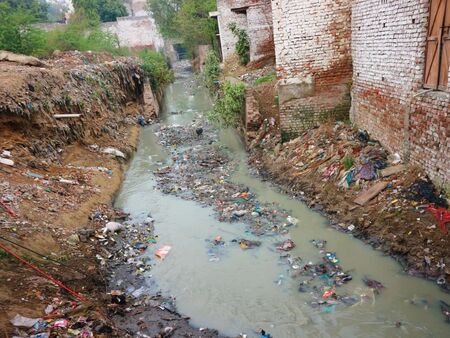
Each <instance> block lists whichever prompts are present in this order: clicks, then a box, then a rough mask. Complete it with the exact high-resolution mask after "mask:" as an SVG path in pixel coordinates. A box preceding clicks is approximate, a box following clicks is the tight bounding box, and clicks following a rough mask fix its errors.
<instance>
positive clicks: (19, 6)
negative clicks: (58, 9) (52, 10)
mask: <svg viewBox="0 0 450 338" xmlns="http://www.w3.org/2000/svg"><path fill="white" fill-rule="evenodd" d="M0 4H4V5H6V6H8V8H9V9H10V10H11V11H14V12H15V11H16V10H21V11H22V12H27V15H30V16H31V17H32V18H33V19H34V20H36V21H46V20H47V9H48V4H47V2H46V1H45V0H0ZM2 19H3V17H2Z"/></svg>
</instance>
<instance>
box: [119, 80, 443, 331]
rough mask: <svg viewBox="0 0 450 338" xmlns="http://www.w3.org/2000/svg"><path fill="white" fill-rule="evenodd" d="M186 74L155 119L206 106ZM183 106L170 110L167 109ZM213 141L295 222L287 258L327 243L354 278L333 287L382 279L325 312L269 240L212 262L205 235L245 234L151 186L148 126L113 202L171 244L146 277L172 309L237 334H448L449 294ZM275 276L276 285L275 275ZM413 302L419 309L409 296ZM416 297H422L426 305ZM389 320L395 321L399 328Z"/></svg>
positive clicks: (160, 157)
mask: <svg viewBox="0 0 450 338" xmlns="http://www.w3.org/2000/svg"><path fill="white" fill-rule="evenodd" d="M191 80H192V79H191V78H190V77H189V76H186V77H184V78H180V79H178V80H177V81H176V83H174V84H173V85H171V86H169V88H168V89H167V92H166V98H165V114H164V118H163V123H165V124H169V125H170V124H184V123H189V122H191V120H192V118H193V116H194V115H195V113H197V112H199V113H203V112H205V111H207V110H208V109H209V108H210V106H211V102H210V100H209V97H208V93H207V92H206V91H205V89H203V88H201V87H197V86H195V87H192V86H189V85H188V84H190V83H191ZM180 110H182V111H184V112H185V113H184V114H182V115H172V114H170V112H172V111H180ZM221 142H222V143H223V144H225V145H227V146H228V147H229V149H230V151H232V152H233V154H234V156H235V158H236V161H238V162H239V163H240V165H239V168H238V170H237V171H236V172H235V173H234V175H233V180H234V181H236V182H238V183H243V184H245V185H247V186H248V187H249V188H250V190H251V192H253V193H255V194H256V196H257V198H258V199H259V200H261V201H263V202H275V203H278V204H279V205H280V206H281V207H282V208H284V209H287V210H290V211H291V214H292V215H293V216H294V217H296V218H298V219H299V220H300V223H299V226H298V227H297V228H294V229H292V230H291V232H290V237H291V238H292V239H293V240H294V242H295V243H297V248H296V249H295V250H294V252H293V254H294V255H298V256H301V257H302V258H303V259H304V261H306V262H307V261H310V260H311V261H317V260H319V259H320V257H321V256H320V255H319V253H318V251H317V249H316V248H314V247H313V246H312V245H311V243H310V242H309V241H310V240H311V239H326V240H327V241H328V245H327V250H329V251H336V252H337V255H338V257H339V259H340V260H341V265H342V266H343V268H344V270H352V272H351V273H352V275H353V277H354V280H353V281H352V282H350V283H349V284H347V285H346V286H344V287H342V288H340V289H339V290H340V293H341V290H342V291H346V292H348V293H350V294H352V293H355V294H358V295H360V294H363V293H369V291H368V290H367V289H366V288H365V287H364V285H363V283H362V282H361V278H362V277H363V276H365V275H369V276H371V277H373V278H375V279H377V280H380V281H382V282H383V283H384V284H385V285H386V289H385V290H384V291H383V293H382V294H381V295H380V296H377V297H376V298H375V301H373V302H372V301H370V302H365V303H362V304H357V305H355V306H351V307H337V308H336V311H334V312H333V313H322V312H320V310H318V309H312V308H311V307H310V306H309V305H308V304H306V302H307V301H308V300H310V297H309V295H308V294H303V293H300V292H298V285H297V284H298V282H296V281H295V280H292V279H290V278H289V277H288V276H287V273H286V271H285V269H286V267H285V266H283V265H280V264H279V259H278V256H279V255H278V254H277V253H276V252H274V250H273V243H274V242H275V241H276V240H277V239H276V238H262V239H261V238H259V239H260V240H262V241H263V245H262V246H261V247H260V248H258V249H255V250H248V251H242V250H240V249H237V248H236V247H231V246H230V247H225V248H224V251H225V253H226V254H225V255H224V256H223V257H221V260H220V261H218V262H211V261H210V260H209V258H210V257H209V256H208V254H207V249H206V246H205V239H207V238H213V237H215V236H216V235H221V236H223V238H224V240H225V241H227V242H229V241H230V240H232V239H234V238H239V237H244V236H245V237H246V238H251V236H250V235H249V234H247V233H245V226H244V225H242V224H228V223H220V222H218V221H217V220H215V218H214V217H213V216H212V215H213V210H212V209H211V208H205V207H202V206H200V205H198V204H196V203H195V202H190V201H185V200H182V199H179V198H177V197H174V196H168V195H164V194H162V193H161V192H159V191H158V190H155V186H156V182H155V179H154V176H153V174H152V170H153V169H155V168H156V167H158V165H159V164H158V162H161V161H164V160H166V159H167V158H168V155H169V154H168V153H167V151H166V150H164V149H163V148H161V147H160V146H159V145H158V144H157V142H156V137H155V136H154V131H153V128H152V127H149V128H146V129H144V130H143V132H142V135H141V142H140V146H139V149H138V152H137V154H136V156H135V158H134V160H133V161H132V163H131V166H130V169H129V171H128V173H127V175H126V179H125V182H124V185H123V187H122V189H121V192H120V194H119V196H118V198H117V201H116V206H118V207H121V208H123V209H124V210H125V211H127V212H130V213H131V215H132V216H133V217H135V218H137V219H139V218H145V216H146V214H147V213H148V212H151V214H152V216H153V217H154V218H155V220H156V224H155V226H156V232H157V234H158V235H159V239H158V245H157V246H156V247H159V246H161V245H163V244H167V245H171V246H172V247H173V249H172V251H171V252H170V254H169V255H168V256H167V258H166V259H165V260H164V261H162V262H157V261H154V263H155V265H154V267H153V269H152V271H151V272H150V273H149V278H151V279H153V280H155V281H156V283H157V285H158V287H159V289H160V290H161V291H162V292H163V293H165V294H167V295H173V296H175V297H176V299H177V306H178V310H179V311H180V312H181V313H183V314H185V315H187V316H190V317H191V318H192V321H191V323H192V324H193V325H196V326H198V327H202V326H208V327H211V328H215V329H218V330H219V331H220V332H221V333H222V334H225V335H230V336H236V335H237V334H239V333H240V332H245V333H247V334H248V336H249V337H256V336H257V335H256V331H258V330H259V329H261V328H264V329H265V330H266V331H269V332H270V333H272V334H273V335H274V337H276V338H281V337H305V338H309V337H314V338H315V337H389V338H390V337H417V338H419V337H449V336H450V325H449V324H447V323H445V322H444V320H443V316H442V314H441V313H440V310H439V300H441V299H442V300H445V301H447V302H448V303H450V296H449V295H447V294H444V293H443V292H441V291H440V290H439V289H438V288H437V286H436V285H434V284H433V283H431V282H427V281H425V280H422V279H418V278H412V277H408V276H406V275H405V274H404V273H402V272H401V268H400V266H399V265H398V264H397V263H396V262H395V261H394V260H393V259H391V258H389V257H385V256H383V255H382V254H381V253H380V252H377V251H374V250H373V249H372V248H370V247H369V246H367V245H365V244H363V243H362V242H360V241H359V240H356V239H354V238H353V237H352V236H351V235H347V234H343V233H340V232H338V231H336V230H333V229H331V228H329V227H328V226H327V224H326V219H324V218H323V217H322V216H321V215H320V214H318V213H316V212H314V211H312V210H309V209H308V208H307V207H306V206H305V205H304V204H302V203H300V202H298V201H296V200H294V199H292V198H290V197H289V196H287V195H285V194H281V193H279V192H277V190H276V189H274V188H273V187H271V186H270V185H269V184H268V183H265V182H262V181H261V180H259V179H258V178H255V177H252V176H250V175H249V174H248V168H247V166H246V161H245V159H246V154H245V150H244V147H243V145H242V143H241V141H240V139H239V137H238V136H237V134H236V133H234V132H233V131H230V130H226V131H222V132H221ZM280 280H281V283H278V281H280ZM412 299H415V300H417V302H416V303H418V305H413V304H411V302H410V300H412ZM421 300H426V301H427V304H428V305H427V304H425V303H423V302H422V301H421ZM396 322H402V326H401V327H400V328H397V327H396V326H395V323H396Z"/></svg>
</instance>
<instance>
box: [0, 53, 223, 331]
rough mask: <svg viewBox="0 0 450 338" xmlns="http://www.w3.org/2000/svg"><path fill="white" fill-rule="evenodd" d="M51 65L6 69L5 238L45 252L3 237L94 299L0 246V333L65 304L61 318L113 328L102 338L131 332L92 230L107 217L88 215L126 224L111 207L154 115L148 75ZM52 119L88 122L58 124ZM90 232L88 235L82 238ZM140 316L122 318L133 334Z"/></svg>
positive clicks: (0, 130)
mask: <svg viewBox="0 0 450 338" xmlns="http://www.w3.org/2000/svg"><path fill="white" fill-rule="evenodd" d="M47 62H48V63H49V64H50V68H45V69H44V68H37V67H29V66H24V65H20V64H16V63H6V62H3V63H0V157H2V156H8V154H6V155H2V153H3V152H4V151H10V152H11V158H10V159H11V160H13V161H14V165H13V166H8V165H4V164H0V200H3V201H4V203H5V204H6V205H7V206H8V207H9V208H10V209H11V210H12V211H13V213H14V215H10V214H9V213H8V211H7V210H6V209H5V208H3V207H1V206H0V236H1V237H2V238H4V239H7V240H10V241H12V242H14V243H17V244H20V245H21V246H23V247H26V248H28V249H31V250H33V251H35V252H37V253H38V254H36V253H33V252H31V251H29V250H26V249H24V248H21V247H18V246H17V245H15V244H12V243H11V242H8V241H5V240H4V239H1V238H0V244H1V245H3V246H5V247H6V248H8V249H9V250H11V251H13V252H15V253H16V254H18V255H19V256H21V257H22V258H23V259H25V260H27V261H29V262H31V263H32V264H34V265H36V266H37V267H39V268H40V269H42V270H44V271H46V272H47V273H49V274H50V275H51V276H53V277H54V278H56V279H58V280H59V281H61V282H63V283H64V284H65V285H67V286H68V287H69V288H72V289H73V290H75V291H76V292H77V293H80V294H82V295H84V296H85V297H86V298H88V301H87V302H85V303H83V302H79V301H78V300H77V299H76V298H74V297H73V296H71V295H69V294H68V293H67V292H66V291H64V290H62V289H61V288H59V287H57V286H55V285H54V284H53V283H51V282H50V281H49V280H47V279H46V278H44V277H43V276H41V275H39V274H38V273H36V272H35V271H34V270H32V269H31V268H29V267H27V266H26V265H24V264H23V263H21V262H20V261H18V260H17V259H16V258H13V257H12V256H10V255H8V254H7V253H6V252H5V251H3V250H1V249H0V265H1V269H0V281H1V283H0V336H4V337H11V336H13V335H17V334H18V332H17V331H16V330H15V329H14V328H13V326H12V325H11V324H10V322H9V321H10V319H12V318H13V317H14V316H15V315H16V314H20V315H22V316H26V317H32V318H39V317H42V316H43V315H44V309H45V308H46V307H47V306H48V305H49V304H51V303H55V302H56V303H58V304H59V303H60V304H61V305H60V307H59V308H58V310H56V311H60V310H61V309H69V310H68V312H67V314H66V315H61V314H60V315H59V317H58V318H61V317H63V318H67V319H69V320H71V321H72V322H71V323H73V321H76V320H77V318H79V316H85V317H88V318H90V319H92V320H95V323H105V325H108V326H110V327H112V328H113V331H112V332H111V333H107V334H99V335H96V336H118V337H125V336H129V334H130V333H131V332H126V331H124V329H123V328H119V327H118V326H117V325H115V323H114V322H113V320H112V319H111V317H110V315H111V313H110V311H109V306H110V302H111V296H110V295H108V294H107V292H108V291H110V290H108V286H107V285H108V276H105V275H104V274H105V271H107V270H105V269H104V268H101V267H100V265H99V264H98V262H97V260H96V258H95V256H96V254H97V253H98V252H102V250H104V249H103V248H101V245H99V241H98V239H97V238H96V237H95V236H97V235H95V236H94V237H93V235H92V234H95V232H96V231H97V233H98V230H99V229H100V228H101V227H103V226H104V225H105V222H106V220H103V219H101V220H98V219H95V218H92V219H91V217H90V215H92V214H93V213H94V212H100V214H102V215H105V217H107V220H112V221H114V220H119V219H123V215H122V214H121V213H120V212H116V211H114V210H113V209H112V207H111V203H112V200H113V198H114V196H115V193H116V192H117V190H118V189H119V187H120V185H121V182H122V178H123V174H124V171H125V170H126V168H127V163H128V160H129V159H130V158H131V157H132V154H133V152H134V150H135V147H136V144H137V141H138V135H139V128H138V127H137V124H136V117H137V115H139V114H142V115H144V116H145V117H146V118H150V116H149V115H147V114H150V113H152V112H153V113H154V112H155V111H157V109H155V106H153V107H148V106H144V105H143V103H144V102H145V101H144V95H143V94H144V93H143V91H144V83H143V82H142V81H141V80H139V79H142V78H143V77H141V76H142V73H141V71H140V69H139V68H138V67H137V66H136V65H135V64H134V62H133V60H132V59H113V58H112V57H111V56H109V55H107V54H91V53H84V54H83V53H77V52H73V53H62V54H58V55H57V56H55V57H54V58H52V59H51V60H48V61H47ZM136 74H137V75H138V76H137V77H136V76H135V75H136ZM54 114H80V115H81V116H80V117H76V118H65V119H55V118H54V117H53V115H54ZM105 147H113V148H116V149H118V150H120V151H122V152H123V153H124V154H125V155H126V158H127V159H126V160H123V159H121V158H118V157H115V156H113V155H108V154H105V153H102V151H101V149H102V148H105ZM61 179H63V181H62V182H61V181H60V180H61ZM65 180H66V181H65ZM86 231H90V233H91V235H89V236H88V237H82V236H81V234H82V233H85V232H86ZM39 254H41V255H43V256H46V257H48V258H50V259H45V258H43V257H42V256H41V255H39ZM56 300H58V301H56ZM74 301H75V302H77V306H76V307H75V306H73V305H74V303H73V302H74ZM61 311H62V310H61ZM137 311H138V308H137V307H136V309H135V310H134V312H137ZM141 311H146V313H148V314H149V315H150V314H151V316H152V319H153V320H154V323H155V325H156V324H157V325H159V326H164V325H165V326H169V325H168V324H170V322H172V321H175V322H176V323H177V330H176V331H177V332H176V334H175V335H174V336H180V335H183V336H186V335H188V336H193V335H194V334H196V335H198V336H204V337H209V336H216V334H215V333H214V332H212V333H211V332H210V331H207V330H206V331H204V332H203V333H199V332H198V330H196V329H193V328H191V327H190V326H189V324H188V321H187V320H186V319H180V318H179V317H178V316H177V315H176V314H167V313H165V312H164V311H162V310H161V311H159V310H158V309H153V308H151V309H148V308H145V307H144V308H142V307H141ZM138 316H139V318H140V317H141V316H142V314H141V315H139V314H134V316H133V314H129V316H127V317H126V318H130V319H129V320H128V321H126V320H125V319H124V320H123V321H124V322H126V323H127V325H129V326H130V327H131V328H136V327H138V325H135V324H136V323H137V322H138V321H139V320H138ZM155 318H156V319H155ZM164 318H166V319H167V320H166V319H164ZM157 327H158V326H157ZM158 330H159V329H158Z"/></svg>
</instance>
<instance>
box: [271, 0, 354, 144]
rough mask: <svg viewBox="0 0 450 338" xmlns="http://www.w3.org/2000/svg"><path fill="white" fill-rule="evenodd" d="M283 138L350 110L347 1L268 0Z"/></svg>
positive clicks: (350, 76)
mask: <svg viewBox="0 0 450 338" xmlns="http://www.w3.org/2000/svg"><path fill="white" fill-rule="evenodd" d="M272 9H273V25H274V42H275V53H276V66H277V75H278V78H279V84H278V89H279V99H280V100H279V102H280V122H281V129H282V133H283V134H284V137H286V138H289V137H293V136H295V135H297V134H298V133H299V132H301V131H302V130H305V129H307V128H310V127H311V126H313V125H316V124H318V123H320V122H321V121H323V120H325V119H329V118H334V119H336V118H339V119H342V118H346V117H348V113H349V110H350V82H351V78H352V61H351V48H350V45H351V22H350V21H351V1H350V0H321V1H318V0H272Z"/></svg>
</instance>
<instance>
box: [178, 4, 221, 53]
mask: <svg viewBox="0 0 450 338" xmlns="http://www.w3.org/2000/svg"><path fill="white" fill-rule="evenodd" d="M215 8H216V0H184V1H183V5H182V6H181V8H180V10H179V11H178V13H177V17H176V23H177V26H178V30H179V33H180V35H181V37H182V38H183V41H184V42H185V44H186V46H187V47H188V49H189V50H190V51H191V52H192V51H193V49H194V47H195V46H198V45H203V44H211V45H212V44H214V40H215V35H216V25H217V23H216V20H214V19H212V18H210V17H209V12H211V11H214V10H215Z"/></svg>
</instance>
